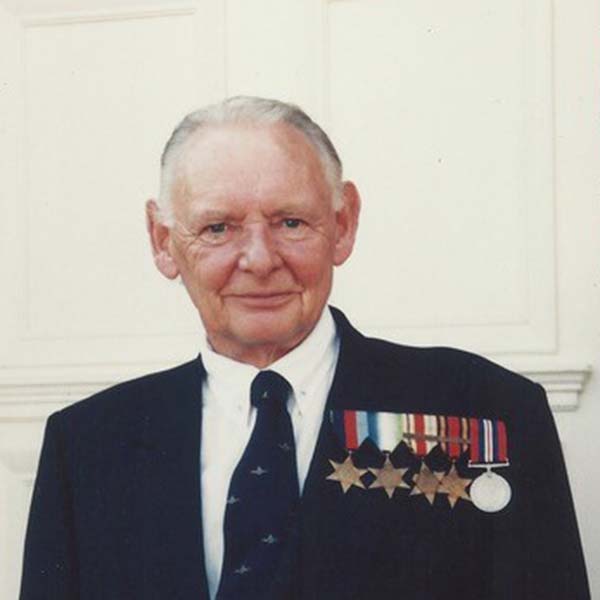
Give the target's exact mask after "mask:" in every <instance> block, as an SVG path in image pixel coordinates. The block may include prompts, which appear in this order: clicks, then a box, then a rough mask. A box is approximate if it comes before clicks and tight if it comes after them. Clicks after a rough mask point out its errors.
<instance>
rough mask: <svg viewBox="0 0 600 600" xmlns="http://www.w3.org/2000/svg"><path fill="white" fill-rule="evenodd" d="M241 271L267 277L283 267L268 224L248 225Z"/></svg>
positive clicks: (243, 242) (240, 262)
mask: <svg viewBox="0 0 600 600" xmlns="http://www.w3.org/2000/svg"><path fill="white" fill-rule="evenodd" d="M238 265H239V267H240V269H242V270H243V271H248V272H251V273H253V274H254V275H257V276H258V277H266V276H267V275H269V274H270V273H271V272H272V271H274V270H275V269H277V268H279V267H280V266H281V265H282V260H281V256H280V255H279V252H278V249H277V246H276V244H275V241H274V240H273V234H272V232H271V231H270V227H269V225H268V224H266V223H253V224H252V225H247V226H246V228H245V232H244V235H243V240H242V247H241V252H240V258H239V261H238Z"/></svg>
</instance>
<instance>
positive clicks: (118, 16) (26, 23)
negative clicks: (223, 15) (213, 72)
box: [21, 4, 197, 27]
mask: <svg viewBox="0 0 600 600" xmlns="http://www.w3.org/2000/svg"><path fill="white" fill-rule="evenodd" d="M196 11H197V7H196V6H194V5H192V4H184V5H181V6H157V7H140V8H133V7H132V8H129V9H112V10H106V9H105V10H88V11H70V12H66V11H65V12H59V13H55V14H33V15H27V16H22V17H21V24H22V25H23V27H51V26H55V25H74V24H78V23H98V22H102V21H126V20H132V19H154V18H157V17H158V18H160V17H180V16H190V15H194V14H195V13H196Z"/></svg>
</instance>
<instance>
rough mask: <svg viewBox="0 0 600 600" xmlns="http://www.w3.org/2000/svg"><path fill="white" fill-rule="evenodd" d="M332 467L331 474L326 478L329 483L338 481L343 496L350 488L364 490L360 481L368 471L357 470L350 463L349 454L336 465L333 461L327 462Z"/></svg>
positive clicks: (350, 457)
mask: <svg viewBox="0 0 600 600" xmlns="http://www.w3.org/2000/svg"><path fill="white" fill-rule="evenodd" d="M329 463H330V464H331V466H332V467H333V469H334V470H333V473H331V474H330V475H328V476H327V479H329V480H331V481H338V482H339V483H340V485H341V486H342V491H343V492H344V494H345V493H346V492H347V491H348V490H349V489H350V488H351V487H352V486H355V487H359V488H362V489H363V490H364V489H365V484H364V483H363V482H362V481H361V479H360V478H361V477H362V476H363V475H364V474H365V473H366V472H367V471H368V469H357V468H356V467H355V466H354V463H353V462H352V456H351V455H350V454H349V455H348V456H347V457H346V460H345V461H344V462H341V463H338V462H335V460H331V459H330V460H329Z"/></svg>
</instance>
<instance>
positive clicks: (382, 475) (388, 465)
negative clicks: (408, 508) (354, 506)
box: [369, 454, 410, 498]
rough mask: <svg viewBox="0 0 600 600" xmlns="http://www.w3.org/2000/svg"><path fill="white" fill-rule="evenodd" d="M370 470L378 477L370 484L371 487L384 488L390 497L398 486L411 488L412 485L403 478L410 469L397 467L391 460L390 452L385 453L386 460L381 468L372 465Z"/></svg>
mask: <svg viewBox="0 0 600 600" xmlns="http://www.w3.org/2000/svg"><path fill="white" fill-rule="evenodd" d="M369 471H371V473H373V475H375V477H376V479H375V481H373V483H372V484H371V485H370V486H369V489H372V488H383V489H384V490H385V492H386V494H387V495H388V498H391V497H392V496H393V494H394V490H395V489H396V488H409V489H410V486H409V485H408V484H407V483H406V482H405V481H404V479H403V476H404V473H406V471H408V469H396V468H395V467H394V465H393V464H392V461H391V460H390V455H389V454H386V455H385V462H384V463H383V467H382V468H381V469H374V468H371V467H370V468H369Z"/></svg>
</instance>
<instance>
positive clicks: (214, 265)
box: [185, 247, 237, 293]
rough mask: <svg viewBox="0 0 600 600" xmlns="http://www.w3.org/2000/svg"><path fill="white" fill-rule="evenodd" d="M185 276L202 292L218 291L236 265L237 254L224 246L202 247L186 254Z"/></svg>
mask: <svg viewBox="0 0 600 600" xmlns="http://www.w3.org/2000/svg"><path fill="white" fill-rule="evenodd" d="M185 262H186V278H187V280H188V282H189V284H191V286H192V287H194V288H196V289H198V290H202V291H203V292H209V293H210V292H218V291H219V290H220V289H221V288H223V287H224V286H225V285H226V284H227V282H228V281H229V279H230V277H231V274H232V273H233V271H234V270H235V268H236V265H237V255H236V253H235V252H234V251H232V250H231V249H228V248H224V247H218V248H208V249H202V250H200V251H196V252H193V253H192V252H190V253H188V255H187V256H186V260H185Z"/></svg>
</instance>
